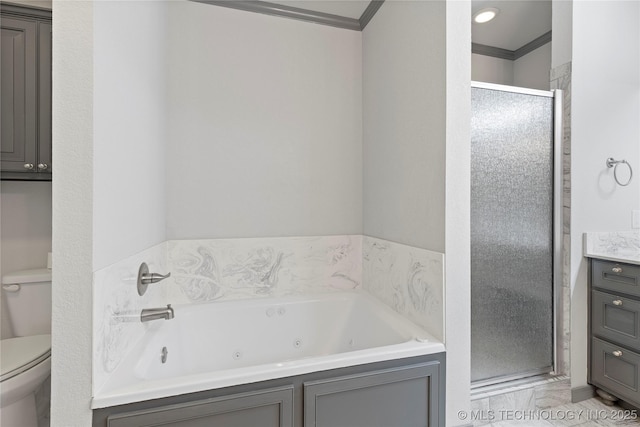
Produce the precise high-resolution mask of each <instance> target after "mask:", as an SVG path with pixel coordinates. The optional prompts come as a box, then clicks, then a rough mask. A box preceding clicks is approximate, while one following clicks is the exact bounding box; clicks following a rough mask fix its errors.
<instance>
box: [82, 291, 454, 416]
mask: <svg viewBox="0 0 640 427" xmlns="http://www.w3.org/2000/svg"><path fill="white" fill-rule="evenodd" d="M174 310H175V318H174V319H171V320H167V321H165V320H156V321H153V322H150V324H149V325H150V326H149V330H148V331H147V333H146V334H145V336H144V338H143V339H142V340H141V341H140V342H138V343H137V345H136V346H135V347H134V348H132V349H131V351H130V353H129V354H128V355H127V357H126V358H125V359H124V360H123V361H122V362H121V363H120V364H119V365H118V367H117V368H116V369H115V370H114V372H113V373H112V374H111V376H110V378H109V379H108V380H107V382H106V383H105V385H104V386H103V387H102V388H101V389H100V390H98V391H97V393H96V395H95V396H94V398H93V401H92V408H104V407H109V406H115V405H122V404H127V403H131V402H140V401H144V400H150V399H158V398H163V397H168V396H176V395H181V394H186V393H193V392H199V391H203V390H212V389H219V388H223V387H229V386H235V385H238V384H247V383H255V382H260V381H265V380H271V379H274V378H283V377H292V376H296V375H301V374H307V373H310V372H317V371H326V370H332V369H337V368H344V367H348V366H354V365H364V364H369V363H374V362H381V361H388V360H394V359H402V358H408V357H414V356H421V355H428V354H435V353H440V352H443V351H444V346H443V344H442V343H441V342H439V341H437V340H436V339H434V338H433V337H432V336H431V335H430V334H428V333H427V332H425V331H424V330H423V329H421V328H419V327H418V326H416V325H415V324H413V323H412V322H410V321H408V320H407V319H405V318H404V317H402V316H400V315H399V314H398V313H396V312H395V311H393V310H392V309H390V308H389V307H387V306H386V305H384V304H382V303H381V302H379V301H378V300H377V299H375V298H374V297H372V296H370V295H369V294H367V293H365V292H360V291H351V292H336V293H326V294H319V295H312V296H287V297H282V298H263V299H245V300H234V301H221V302H212V303H203V304H188V305H178V306H175V307H174Z"/></svg>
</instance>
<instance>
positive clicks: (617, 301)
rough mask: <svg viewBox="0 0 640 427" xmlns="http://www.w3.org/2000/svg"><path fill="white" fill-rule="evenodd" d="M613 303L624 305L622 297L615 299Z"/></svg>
mask: <svg viewBox="0 0 640 427" xmlns="http://www.w3.org/2000/svg"><path fill="white" fill-rule="evenodd" d="M613 305H618V306H620V305H622V300H620V299H616V300H613Z"/></svg>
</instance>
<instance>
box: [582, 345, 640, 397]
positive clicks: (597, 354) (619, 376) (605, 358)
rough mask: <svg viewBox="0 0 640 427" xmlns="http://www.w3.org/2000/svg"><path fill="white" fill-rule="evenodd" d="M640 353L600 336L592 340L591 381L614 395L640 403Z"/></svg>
mask: <svg viewBox="0 0 640 427" xmlns="http://www.w3.org/2000/svg"><path fill="white" fill-rule="evenodd" d="M639 368H640V354H638V353H635V352H633V351H629V350H627V349H626V348H621V347H620V346H617V345H614V344H612V343H609V342H607V341H602V340H600V339H598V338H592V342H591V381H592V382H593V384H594V385H596V386H598V387H601V388H603V389H604V390H606V391H608V392H609V393H611V394H613V395H614V396H618V397H620V398H622V399H624V400H626V401H628V402H629V403H632V404H634V405H638V404H640V383H639V378H638V374H639V373H640V370H639Z"/></svg>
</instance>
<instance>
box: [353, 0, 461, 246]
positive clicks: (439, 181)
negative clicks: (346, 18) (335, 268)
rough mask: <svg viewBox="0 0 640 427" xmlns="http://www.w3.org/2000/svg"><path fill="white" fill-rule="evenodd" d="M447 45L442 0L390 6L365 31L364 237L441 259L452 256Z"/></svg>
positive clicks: (384, 8)
mask: <svg viewBox="0 0 640 427" xmlns="http://www.w3.org/2000/svg"><path fill="white" fill-rule="evenodd" d="M445 42H446V35H445V3H444V2H441V1H433V2H406V1H387V2H385V3H384V4H383V5H382V7H381V8H380V10H379V11H378V13H377V14H376V15H375V16H374V18H373V19H372V20H371V22H370V23H369V25H368V26H367V27H366V28H365V29H364V31H363V49H364V50H363V64H364V65H363V76H364V77H363V79H364V81H363V87H364V95H363V102H364V107H363V117H364V119H363V120H364V134H363V135H364V148H363V158H364V199H363V201H364V205H363V206H364V234H365V235H368V236H372V237H377V238H380V239H385V240H391V241H394V242H398V243H403V244H406V245H410V246H415V247H419V248H423V249H429V250H432V251H436V252H444V249H445V243H444V242H445V228H444V226H445V209H444V202H445V176H444V173H445V144H446V139H445V132H446V129H445V118H446V117H445V116H446V114H445V108H446V87H445V81H446V67H445V59H446V58H445V56H446V55H445V49H446V44H445ZM465 83H467V82H465Z"/></svg>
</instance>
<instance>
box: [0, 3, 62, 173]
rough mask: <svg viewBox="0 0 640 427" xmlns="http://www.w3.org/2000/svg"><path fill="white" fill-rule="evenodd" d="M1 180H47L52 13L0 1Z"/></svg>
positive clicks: (48, 165) (49, 156)
mask: <svg viewBox="0 0 640 427" xmlns="http://www.w3.org/2000/svg"><path fill="white" fill-rule="evenodd" d="M0 19H1V26H2V33H1V43H2V45H1V47H0V79H1V84H2V106H1V108H0V117H1V121H0V129H1V130H0V178H2V179H11V180H44V181H49V180H51V167H52V166H51V50H52V44H51V11H48V10H44V9H35V8H27V7H22V6H17V5H9V4H1V5H0Z"/></svg>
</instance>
